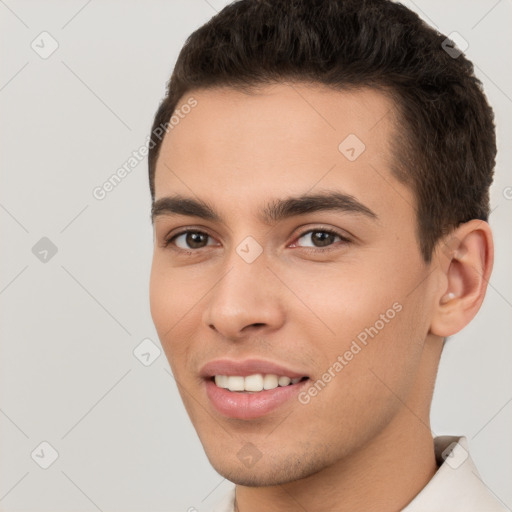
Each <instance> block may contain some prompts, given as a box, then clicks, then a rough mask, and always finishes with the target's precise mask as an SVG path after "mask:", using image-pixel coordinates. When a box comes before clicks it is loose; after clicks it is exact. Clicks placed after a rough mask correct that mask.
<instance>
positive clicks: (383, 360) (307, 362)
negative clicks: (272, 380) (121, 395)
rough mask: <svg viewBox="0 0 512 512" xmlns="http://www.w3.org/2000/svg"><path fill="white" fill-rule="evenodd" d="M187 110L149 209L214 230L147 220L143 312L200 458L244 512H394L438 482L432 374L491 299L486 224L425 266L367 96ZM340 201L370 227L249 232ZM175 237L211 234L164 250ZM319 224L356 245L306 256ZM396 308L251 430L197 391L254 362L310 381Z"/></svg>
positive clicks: (237, 98) (463, 233) (326, 222)
mask: <svg viewBox="0 0 512 512" xmlns="http://www.w3.org/2000/svg"><path fill="white" fill-rule="evenodd" d="M190 94H191V95H192V93H190ZM193 96H194V98H196V100H197V102H198V104H197V106H196V107H195V108H194V109H192V110H191V112H190V113H189V114H187V115H186V116H185V117H184V118H183V119H182V120H181V121H180V123H179V124H178V125H177V126H176V127H174V129H173V130H171V131H170V132H169V133H168V134H167V135H166V136H165V139H164V142H163V145H162V148H161V152H160V156H159V159H158V162H157V167H156V175H155V196H156V199H157V200H158V199H160V198H162V197H165V196H168V195H172V194H177V193H179V194H182V195H185V196H188V197H194V198H201V199H203V200H204V201H206V202H208V203H209V204H210V205H211V206H212V207H213V208H215V210H216V211H218V212H219V214H220V215H221V217H222V219H223V222H213V221H209V220H205V219H198V218H196V217H190V216H182V215H179V216H173V215H165V214H163V215H158V216H156V217H155V219H154V239H155V245H154V257H153V265H152V271H151V281H150V304H151V313H152V317H153V321H154V323H155V326H156V329H157V331H158V334H159V337H160V340H161V343H162V346H163V348H164V350H165V353H166V356H167V358H168V361H169V364H170V366H171V368H172V371H173V374H174V376H175V378H176V381H177V383H178V388H179V391H180V394H181V396H182V399H183V402H184V405H185V407H186V409H187V412H188V414H189V416H190V418H191V421H192V423H193V424H194V427H195V429H196V430H197V433H198V435H199V438H200V440H201V442H202V444H203V446H204V449H205V452H206V454H207V456H208V459H209V460H210V462H211V464H212V465H213V467H214V468H215V469H216V470H217V471H218V472H219V473H220V474H221V475H223V476H224V477H226V478H227V479H229V480H231V481H232V482H235V483H236V484H237V488H236V494H237V504H238V507H239V510H240V511H242V512H251V511H261V510H266V511H278V510H279V511H292V510H293V511H295V510H298V509H302V508H303V509H305V510H315V511H318V512H322V511H333V510H337V511H349V510H350V511H367V512H368V511H380V512H386V511H396V510H400V509H402V508H403V507H405V506H406V505H407V504H408V503H409V502H410V501H411V500H412V499H413V498H414V496H416V495H417V494H418V493H419V492H420V491H421V489H422V488H423V487H424V486H425V485H426V484H427V483H428V481H429V480H430V479H431V478H432V476H433V474H434V473H435V471H436V470H437V466H436V463H435V458H434V451H433V442H432V432H431V430H430V421H429V410H430V403H431V399H432V393H433V387H434V382H435V376H436V371H437V367H438V362H439V358H440V355H441V351H442V344H443V339H444V337H446V336H450V335H452V334H454V333H456V332H457V331H459V330H460V329H462V328H463V327H464V326H465V325H466V324H467V323H468V322H469V321H470V320H471V319H472V318H473V317H474V315H475V314H476V312H477V311H478V309H479V307H480V305H481V302H482V300H483V298H484V295H485V290H486V283H487V281H488V279H489V275H490V272H491V268H492V260H493V245H492V236H491V231H490V228H489V226H488V224H487V223H485V222H482V221H470V222H468V223H465V224H461V225H460V226H459V227H458V228H457V229H456V230H455V231H453V232H452V233H451V234H450V235H449V237H447V239H446V240H442V241H440V243H439V245H438V247H437V248H436V250H435V253H434V257H433V259H432V262H431V263H430V264H426V263H425V262H424V260H423V258H422V256H421V253H420V249H419V244H418V238H417V232H416V217H415V215H416V213H415V198H414V194H413V192H412V191H411V190H410V189H409V188H408V187H406V186H405V185H403V184H401V183H400V182H399V181H397V179H396V178H395V177H394V176H393V175H392V173H391V164H392V162H393V157H392V155H391V151H390V144H389V143H390V141H391V140H393V139H392V138H393V137H396V136H398V135H399V131H398V130H399V129H398V128H397V127H398V126H400V125H399V124H398V123H396V120H395V117H394V114H393V113H394V106H393V104H392V103H391V101H390V100H389V99H388V98H387V97H385V96H384V95H382V94H381V93H380V92H378V91H376V90H372V89H363V90H359V91H353V92H340V91H334V90H331V89H328V88H325V87H322V86H320V85H311V84H303V83H294V84H290V83H280V84H277V85H273V86H265V87H264V88H262V89H260V90H259V91H258V92H257V94H251V95H248V94H244V93H242V92H237V91H235V90H233V89H229V88H220V89H219V88H217V89H209V90H197V91H193ZM187 98H188V96H187ZM187 98H183V99H182V102H181V103H180V104H184V103H185V102H186V100H187ZM178 107H179V105H178ZM351 133H352V134H356V135H357V137H358V138H359V139H360V140H362V141H363V142H364V144H365V145H366V149H365V151H364V152H363V153H362V154H361V155H360V156H359V157H358V158H357V159H356V160H355V161H349V160H348V159H347V158H346V157H345V156H344V155H343V154H342V153H341V152H340V151H339V150H338V145H339V144H340V142H342V141H343V140H344V139H345V137H347V135H348V134H351ZM332 190H335V191H341V192H343V193H346V194H349V195H351V196H353V197H354V198H356V199H357V200H358V201H359V202H361V203H363V204H364V205H365V206H367V207H368V208H370V209H371V210H372V211H373V212H374V213H375V214H376V216H377V219H371V218H369V217H367V216H365V215H361V214H354V213H343V212H337V211H321V212H313V213H309V214H307V215H303V216H295V217H290V218H287V219H284V220H281V221H279V222H277V223H275V224H271V225H269V224H265V223H262V222H261V221H260V220H259V219H258V216H257V212H258V209H259V208H261V207H262V206H263V205H265V204H266V203H267V201H269V199H279V198H286V197H289V196H291V195H300V194H304V193H307V192H309V193H313V192H319V191H332ZM185 227H193V228H197V231H200V232H203V233H206V234H208V235H209V237H206V238H204V239H203V241H202V244H197V243H196V245H191V243H193V241H192V242H191V240H190V239H188V242H189V244H188V245H187V238H186V236H181V237H179V238H178V239H175V241H174V245H173V244H172V243H171V244H170V245H169V246H167V247H164V241H165V238H166V237H168V236H169V235H172V234H173V233H177V232H178V231H180V229H181V228H185ZM322 228H329V229H334V230H337V231H338V232H339V233H340V234H341V235H342V236H345V237H347V238H348V239H349V242H344V241H342V240H341V239H340V238H338V237H337V236H334V237H332V238H328V241H327V242H324V245H318V243H317V244H315V240H314V239H313V238H312V235H314V233H315V232H316V231H320V232H322ZM308 230H309V231H308ZM311 230H314V231H313V233H312V232H311ZM315 230H316V231H315ZM304 233H306V234H305V235H304V236H303V234H304ZM247 236H252V237H253V238H254V239H255V240H256V241H257V242H258V243H259V244H260V246H261V248H262V249H263V252H262V254H261V255H260V256H259V257H258V258H257V259H256V260H255V261H254V262H252V263H250V264H249V263H247V262H246V261H244V259H242V258H241V257H240V256H239V255H238V254H237V252H236V248H237V246H238V245H239V244H240V242H241V241H242V240H244V239H245V238H246V237H247ZM324 236H326V235H324ZM448 240H449V243H448ZM196 247H197V248H196ZM187 248H188V250H189V251H195V252H191V254H186V252H185V250H186V249H187ZM326 248H327V249H329V250H327V251H326V250H325V249H326ZM180 249H181V252H180ZM322 250H323V251H324V252H322ZM315 251H316V252H315ZM449 294H453V295H449ZM394 303H399V304H400V305H401V311H400V312H398V313H396V315H395V316H394V318H393V319H391V320H389V322H388V323H386V324H385V327H384V328H382V329H380V330H379V332H378V334H377V335H376V336H375V337H374V338H373V339H370V340H369V341H368V344H367V345H366V346H364V348H363V349H362V350H361V351H360V352H359V353H357V355H356V356H354V358H353V359H352V360H351V361H349V362H348V364H347V365H346V366H344V368H343V370H342V371H340V372H338V373H336V376H335V377H334V378H332V380H331V381H330V382H329V383H328V384H327V385H326V386H325V387H324V388H323V389H322V390H321V391H320V392H319V393H318V394H317V396H315V397H312V398H311V400H310V401H309V403H307V404H301V403H300V402H299V401H298V400H295V399H293V400H291V401H289V402H288V403H287V404H285V405H284V406H282V407H280V408H278V409H277V410H276V411H274V412H272V413H270V414H267V415H265V416H263V417H261V418H258V419H255V420H250V421H249V420H237V419H232V418H226V417H224V416H222V415H220V414H219V413H218V412H217V411H216V410H215V409H214V408H213V406H212V405H211V403H210V402H209V401H208V398H207V396H206V394H205V390H204V381H203V380H202V379H201V378H200V377H199V369H200V368H201V366H202V365H204V364H205V363H206V362H208V361H210V360H212V359H217V358H221V357H228V358H233V359H244V358H246V357H258V358H263V359H266V360H270V361H275V362H277V363H280V364H283V365H285V366H287V367H289V368H292V369H294V370H298V371H301V372H303V373H304V375H308V376H309V377H310V378H311V379H312V381H313V382H314V381H316V380H317V379H319V378H321V377H322V375H323V374H324V373H325V372H326V371H327V370H328V368H330V367H332V366H333V364H334V362H335V361H336V360H337V357H338V356H339V355H340V354H341V355H342V354H344V353H345V352H346V351H347V350H348V349H349V348H350V346H351V343H352V341H353V340H354V339H355V338H356V337H357V335H358V334H359V333H360V332H362V331H364V329H365V328H368V327H370V326H374V325H375V323H376V321H377V320H379V318H380V315H381V314H385V313H386V311H387V310H388V309H390V308H392V305H393V304H394ZM247 443H252V445H254V446H255V447H256V449H257V450H258V452H259V453H260V454H261V458H260V459H259V460H258V461H257V462H256V463H255V464H254V465H252V466H251V467H247V466H246V465H244V463H243V462H242V461H241V460H240V459H239V458H238V456H237V453H238V452H239V450H240V449H241V448H242V447H244V446H246V445H247Z"/></svg>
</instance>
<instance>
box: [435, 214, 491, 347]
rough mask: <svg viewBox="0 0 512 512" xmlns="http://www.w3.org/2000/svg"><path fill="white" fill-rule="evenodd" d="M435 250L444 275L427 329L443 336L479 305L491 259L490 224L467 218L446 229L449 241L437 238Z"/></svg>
mask: <svg viewBox="0 0 512 512" xmlns="http://www.w3.org/2000/svg"><path fill="white" fill-rule="evenodd" d="M447 248H448V249H447ZM436 250H437V252H438V257H439V258H440V260H439V261H440V268H441V272H443V273H444V276H443V279H442V280H440V282H441V283H443V284H442V285H440V287H439V289H438V291H437V294H436V298H435V304H434V309H433V316H432V322H431V326H430V332H431V333H432V334H434V335H436V336H441V337H447V336H452V335H453V334H455V333H457V332H459V331H460V330H461V329H463V328H464V327H465V326H466V325H467V324H468V323H469V322H470V321H471V320H472V319H473V318H474V316H475V315H476V314H477V312H478V310H479V309H480V306H481V305H482V302H483V299H484V297H485V292H486V290H487V284H488V281H489V277H490V275H491V271H492V265H493V260H494V246H493V240H492V232H491V228H490V226H489V224H488V223H487V222H485V221H482V220H471V221H469V222H466V223H464V224H461V225H460V226H459V227H458V228H456V229H455V230H454V231H453V232H452V233H450V235H449V243H447V242H446V239H443V240H441V241H440V242H439V243H438V246H437V248H436Z"/></svg>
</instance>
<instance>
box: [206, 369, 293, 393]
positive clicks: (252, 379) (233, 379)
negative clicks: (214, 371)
mask: <svg viewBox="0 0 512 512" xmlns="http://www.w3.org/2000/svg"><path fill="white" fill-rule="evenodd" d="M300 380H302V378H301V377H297V378H295V379H290V377H286V376H281V377H280V376H278V375H274V374H267V375H262V374H261V373H255V374H254V375H248V376H247V377H241V376H238V375H236V376H234V375H215V384H216V385H217V386H218V387H219V388H224V389H229V391H249V392H252V393H257V392H259V391H263V390H264V389H265V390H268V389H275V388H277V387H278V386H281V387H284V386H289V385H290V384H297V382H299V381H300Z"/></svg>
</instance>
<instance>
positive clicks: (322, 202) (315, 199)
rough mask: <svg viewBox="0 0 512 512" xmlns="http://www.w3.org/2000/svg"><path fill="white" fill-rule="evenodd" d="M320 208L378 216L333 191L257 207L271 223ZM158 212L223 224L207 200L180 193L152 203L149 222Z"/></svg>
mask: <svg viewBox="0 0 512 512" xmlns="http://www.w3.org/2000/svg"><path fill="white" fill-rule="evenodd" d="M319 211H339V212H342V213H350V214H356V215H363V216H365V217H368V218H369V219H372V220H377V219H378V216H377V214H376V213H375V212H373V211H372V210H370V208H368V207H367V206H365V205H364V204H363V203H361V202H359V201H358V200H357V199H356V198H355V197H353V196H351V195H348V194H343V193H341V192H334V191H330V192H325V193H318V194H305V195H301V196H296V197H288V198H285V199H275V200H272V201H270V202H268V203H267V204H266V205H265V206H264V207H263V208H262V209H260V211H259V214H258V218H259V220H260V221H261V222H263V223H264V224H268V225H271V224H274V223H276V222H279V221H281V220H284V219H287V218H289V217H294V216H298V215H306V214H308V213H313V212H319ZM161 215H165V216H172V215H185V216H190V217H199V218H201V219H205V220H210V221H214V222H219V223H225V221H224V220H223V219H222V217H221V215H219V214H218V213H217V212H216V211H215V209H214V208H213V207H212V206H211V205H209V204H208V203H207V202H205V201H203V200H201V199H195V198H191V197H185V196H181V195H179V194H177V195H173V196H166V197H162V198H160V199H157V200H156V201H155V202H154V203H153V205H152V207H151V220H152V222H154V220H155V218H157V217H159V216H161Z"/></svg>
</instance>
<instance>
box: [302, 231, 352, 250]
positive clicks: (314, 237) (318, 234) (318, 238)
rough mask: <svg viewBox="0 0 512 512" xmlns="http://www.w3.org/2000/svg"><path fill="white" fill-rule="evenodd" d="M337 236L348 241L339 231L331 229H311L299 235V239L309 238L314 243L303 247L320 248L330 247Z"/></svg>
mask: <svg viewBox="0 0 512 512" xmlns="http://www.w3.org/2000/svg"><path fill="white" fill-rule="evenodd" d="M336 238H338V239H339V240H341V241H345V242H348V239H347V238H345V237H343V236H341V235H340V234H339V233H336V232H335V231H332V230H329V229H311V230H309V231H305V232H304V233H302V235H300V236H299V238H298V239H297V241H299V240H301V239H304V240H309V241H310V242H311V244H312V245H301V247H313V248H319V249H321V248H322V247H328V246H330V245H332V244H333V243H334V242H335V241H336Z"/></svg>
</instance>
